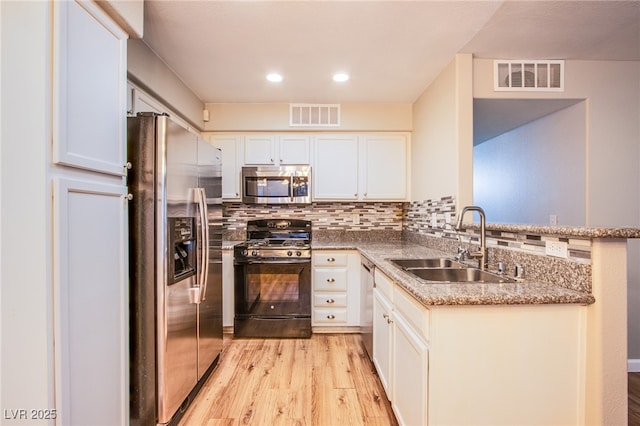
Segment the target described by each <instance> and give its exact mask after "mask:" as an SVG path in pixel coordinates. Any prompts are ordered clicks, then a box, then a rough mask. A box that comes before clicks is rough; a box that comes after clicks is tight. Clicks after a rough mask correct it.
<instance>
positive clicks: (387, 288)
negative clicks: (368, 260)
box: [374, 268, 393, 302]
mask: <svg viewBox="0 0 640 426" xmlns="http://www.w3.org/2000/svg"><path fill="white" fill-rule="evenodd" d="M374 277H375V278H374V281H375V283H376V288H377V289H378V290H379V291H380V293H382V294H384V296H385V297H386V298H387V299H389V301H391V302H392V301H393V281H391V279H390V278H389V277H387V276H386V275H385V274H383V273H382V272H380V271H379V270H378V268H376V269H375V271H374Z"/></svg>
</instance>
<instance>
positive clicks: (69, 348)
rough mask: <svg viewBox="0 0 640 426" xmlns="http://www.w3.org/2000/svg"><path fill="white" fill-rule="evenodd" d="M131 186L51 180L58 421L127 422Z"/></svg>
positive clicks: (63, 422) (62, 422)
mask: <svg viewBox="0 0 640 426" xmlns="http://www.w3.org/2000/svg"><path fill="white" fill-rule="evenodd" d="M125 192H126V187H124V186H119V185H110V184H102V183H96V182H91V181H78V180H70V179H59V178H58V179H57V180H56V181H54V194H53V195H54V198H53V201H54V205H53V216H54V250H53V253H54V259H53V262H54V268H53V270H54V279H53V300H54V306H53V318H54V320H53V322H54V340H55V342H56V344H55V357H54V360H55V361H54V364H55V371H56V398H55V401H56V409H57V413H58V419H57V421H58V422H59V424H78V425H80V424H93V423H95V422H96V421H98V419H99V421H100V422H101V423H103V424H114V425H115V424H127V423H128V421H129V418H128V410H129V383H128V376H129V362H128V360H129V305H128V288H129V287H128V266H127V265H128V263H127V262H128V260H127V257H128V256H127V253H128V249H127V247H128V246H127V202H126V201H125V198H124V195H125Z"/></svg>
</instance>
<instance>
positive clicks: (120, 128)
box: [53, 1, 127, 176]
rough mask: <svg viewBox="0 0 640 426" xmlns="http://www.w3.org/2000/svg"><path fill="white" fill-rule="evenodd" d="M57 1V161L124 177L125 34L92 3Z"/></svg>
mask: <svg viewBox="0 0 640 426" xmlns="http://www.w3.org/2000/svg"><path fill="white" fill-rule="evenodd" d="M53 5H54V43H55V46H54V71H53V72H54V79H53V81H54V84H53V91H54V108H53V114H54V119H53V120H54V121H53V160H54V162H55V163H58V164H64V165H67V166H72V167H78V168H81V169H86V170H92V171H98V172H102V173H108V174H112V175H117V176H123V175H124V172H125V168H124V164H125V155H126V154H125V145H126V144H125V140H126V139H125V138H126V136H125V135H126V127H125V125H126V121H125V120H124V117H126V114H127V96H126V88H127V79H126V72H127V35H126V33H125V32H124V31H122V30H121V29H120V28H119V27H118V26H117V25H115V24H114V23H113V22H112V21H111V19H109V18H108V17H107V16H106V15H105V14H104V12H103V11H102V9H100V8H99V7H98V6H96V5H95V4H94V3H91V2H76V1H64V2H53Z"/></svg>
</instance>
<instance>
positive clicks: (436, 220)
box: [431, 213, 438, 228]
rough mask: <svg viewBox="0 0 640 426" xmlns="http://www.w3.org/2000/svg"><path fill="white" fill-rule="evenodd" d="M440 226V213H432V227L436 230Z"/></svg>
mask: <svg viewBox="0 0 640 426" xmlns="http://www.w3.org/2000/svg"><path fill="white" fill-rule="evenodd" d="M437 224H438V213H431V227H432V228H435V227H436V225H437Z"/></svg>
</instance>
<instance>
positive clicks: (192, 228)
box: [96, 113, 222, 425]
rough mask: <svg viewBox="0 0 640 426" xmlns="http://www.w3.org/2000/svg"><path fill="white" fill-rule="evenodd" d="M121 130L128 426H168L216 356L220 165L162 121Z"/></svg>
mask: <svg viewBox="0 0 640 426" xmlns="http://www.w3.org/2000/svg"><path fill="white" fill-rule="evenodd" d="M127 120H128V126H127V132H128V134H127V155H128V161H129V163H130V164H131V168H130V170H129V171H128V175H127V181H128V186H129V192H130V193H131V195H132V198H131V201H130V204H129V227H130V229H129V235H130V238H129V241H130V243H129V256H130V262H129V263H130V321H131V323H130V347H131V349H130V365H131V371H130V389H131V390H130V391H131V396H130V401H131V406H130V418H131V425H156V424H158V423H159V424H173V423H175V422H177V420H179V418H180V417H181V415H182V413H183V412H184V410H185V409H186V407H187V406H188V405H189V403H190V401H191V400H192V399H193V397H194V396H195V394H196V393H197V392H198V390H199V388H200V386H201V385H202V383H203V382H204V380H205V379H206V377H207V376H208V375H209V374H210V372H211V371H212V369H213V368H214V367H215V365H216V364H217V361H218V359H219V355H220V353H221V350H222V177H221V176H222V173H221V162H220V157H221V155H220V150H219V149H217V148H214V147H213V146H211V145H209V144H208V143H207V142H205V141H204V140H202V139H201V138H200V137H198V136H197V135H195V134H193V133H191V132H189V131H187V130H186V129H184V128H183V127H181V126H180V125H178V124H177V123H175V122H174V121H172V120H171V119H170V117H168V116H166V115H158V114H153V113H141V114H138V116H137V117H130V118H128V119H127ZM96 367H97V368H100V367H99V366H96Z"/></svg>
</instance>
